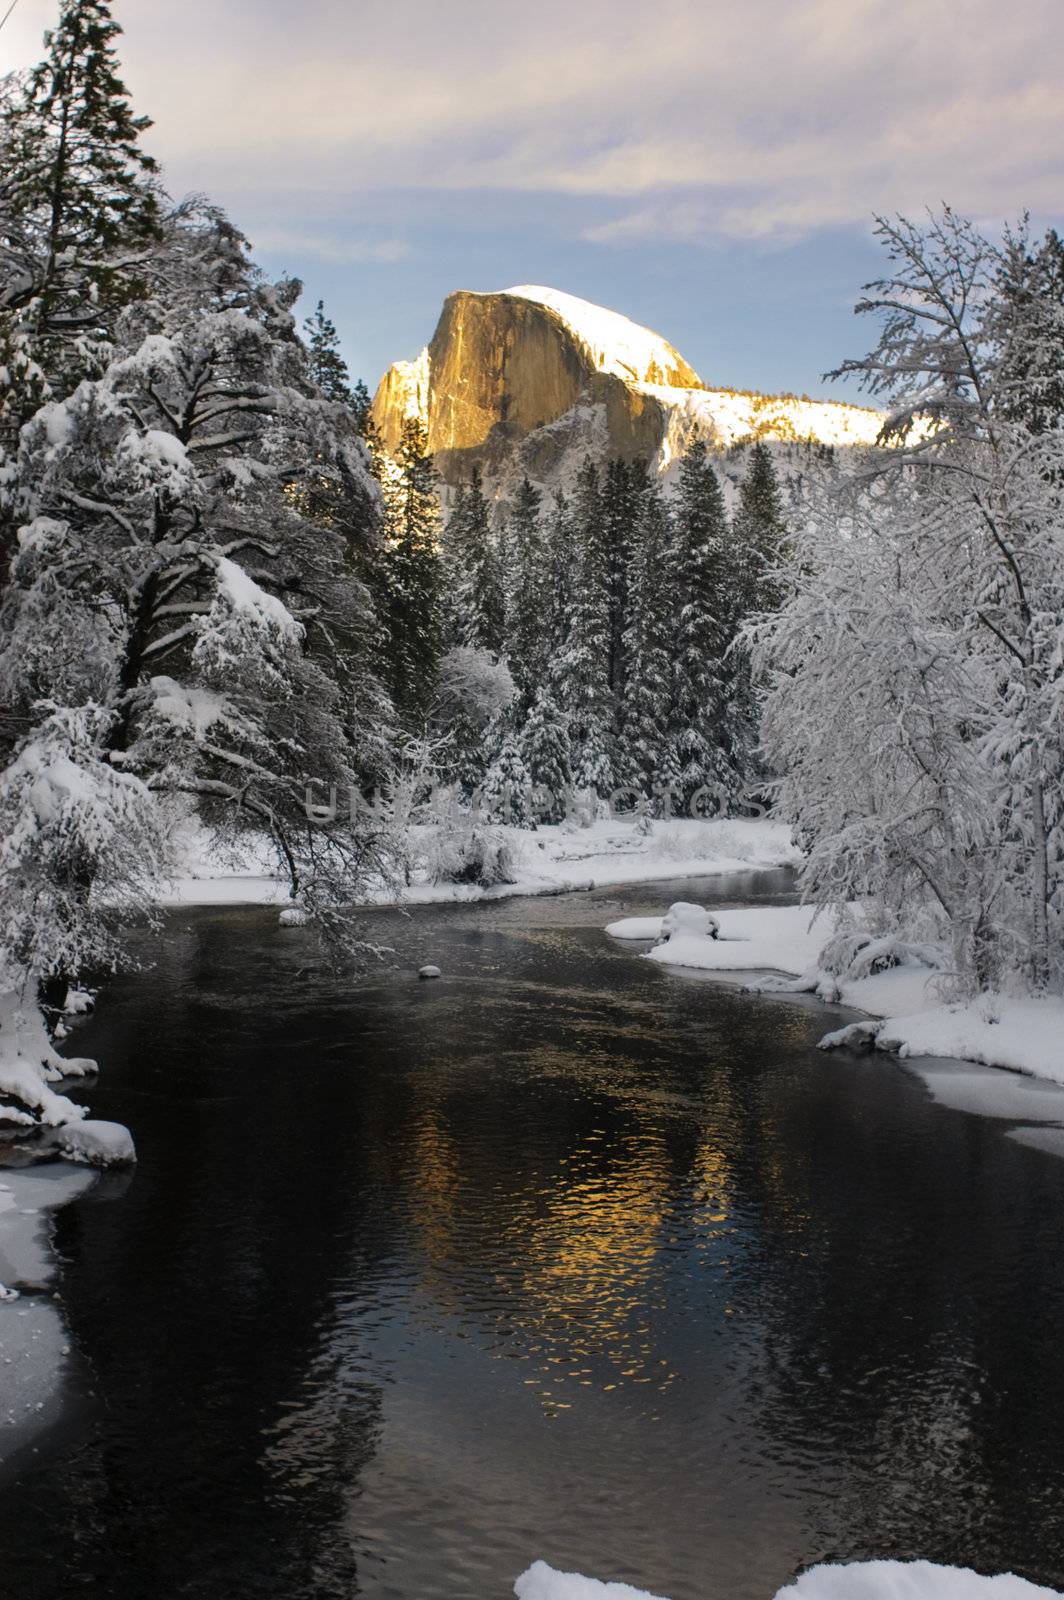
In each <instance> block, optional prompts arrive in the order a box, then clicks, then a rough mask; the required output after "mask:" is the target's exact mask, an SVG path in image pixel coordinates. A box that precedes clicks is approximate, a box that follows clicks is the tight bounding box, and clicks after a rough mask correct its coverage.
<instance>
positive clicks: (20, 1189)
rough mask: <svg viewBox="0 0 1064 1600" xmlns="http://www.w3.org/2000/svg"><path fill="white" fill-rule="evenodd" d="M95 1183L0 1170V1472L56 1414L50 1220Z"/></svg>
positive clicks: (58, 1366)
mask: <svg viewBox="0 0 1064 1600" xmlns="http://www.w3.org/2000/svg"><path fill="white" fill-rule="evenodd" d="M96 1181H97V1180H96V1176H95V1174H93V1173H90V1172H86V1171H85V1170H84V1169H81V1170H78V1169H77V1168H75V1167H70V1166H67V1165H66V1164H65V1163H56V1164H54V1165H50V1166H47V1167H35V1168H33V1169H32V1170H11V1169H10V1168H0V1372H2V1373H3V1382H2V1385H0V1473H2V1472H4V1471H5V1470H6V1469H7V1468H8V1467H10V1465H11V1463H12V1462H13V1460H14V1458H15V1457H16V1456H18V1457H22V1456H24V1455H25V1454H26V1453H27V1452H30V1451H32V1450H33V1448H34V1441H35V1440H36V1439H37V1438H39V1436H40V1435H41V1434H42V1433H43V1432H45V1430H46V1429H48V1428H49V1427H51V1426H52V1424H53V1423H55V1422H56V1421H57V1419H58V1417H59V1414H60V1409H61V1405H62V1397H61V1388H62V1378H63V1370H64V1366H65V1363H66V1358H67V1356H68V1354H69V1346H68V1343H67V1337H68V1336H67V1330H66V1326H65V1324H64V1322H63V1316H62V1312H61V1311H60V1309H59V1306H58V1305H57V1303H56V1301H55V1300H54V1299H53V1298H52V1295H51V1293H50V1285H51V1283H52V1281H53V1279H54V1277H55V1273H56V1261H55V1256H54V1253H53V1251H52V1246H51V1231H52V1214H53V1212H54V1211H56V1210H57V1209H58V1208H59V1207H60V1206H64V1205H66V1204H67V1202H68V1201H70V1200H73V1199H75V1198H76V1197H77V1196H78V1195H79V1194H82V1193H84V1191H85V1190H86V1189H87V1188H89V1187H90V1186H91V1185H92V1184H93V1183H95V1182H96Z"/></svg>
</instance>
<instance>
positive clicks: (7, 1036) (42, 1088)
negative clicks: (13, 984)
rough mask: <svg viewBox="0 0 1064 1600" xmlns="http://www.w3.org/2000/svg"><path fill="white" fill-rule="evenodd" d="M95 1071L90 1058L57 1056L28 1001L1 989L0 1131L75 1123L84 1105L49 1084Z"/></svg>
mask: <svg viewBox="0 0 1064 1600" xmlns="http://www.w3.org/2000/svg"><path fill="white" fill-rule="evenodd" d="M95 1071H96V1063H95V1061H87V1060H84V1059H81V1058H74V1059H71V1060H66V1059H64V1057H62V1056H60V1055H57V1053H56V1051H55V1050H54V1049H53V1048H52V1043H51V1040H50V1039H49V1037H48V1030H47V1029H46V1028H45V1025H44V1018H43V1017H42V1016H41V1012H40V1007H39V1006H37V1005H36V1004H35V1003H34V1002H33V1001H30V1000H27V999H26V997H25V996H24V995H22V994H20V993H18V991H16V990H8V991H6V992H0V1129H2V1128H4V1127H5V1126H6V1127H8V1128H32V1127H46V1128H48V1127H57V1126H58V1125H59V1124H61V1123H66V1122H78V1121H80V1120H81V1118H82V1117H84V1115H85V1111H84V1108H83V1107H82V1106H78V1105H75V1104H74V1102H73V1100H68V1099H67V1097H66V1095H62V1094H56V1093H55V1092H54V1090H52V1089H51V1088H49V1084H51V1083H57V1082H59V1080H60V1079H62V1078H76V1077H84V1076H86V1075H87V1074H88V1073H91V1072H95Z"/></svg>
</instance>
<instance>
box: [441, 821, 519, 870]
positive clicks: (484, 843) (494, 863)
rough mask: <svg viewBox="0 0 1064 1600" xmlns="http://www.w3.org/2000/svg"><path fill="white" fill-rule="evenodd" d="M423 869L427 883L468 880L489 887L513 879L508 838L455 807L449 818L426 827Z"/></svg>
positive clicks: (513, 860) (511, 846) (497, 829)
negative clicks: (428, 827)
mask: <svg viewBox="0 0 1064 1600" xmlns="http://www.w3.org/2000/svg"><path fill="white" fill-rule="evenodd" d="M425 870H426V874H427V876H428V880H429V882H430V883H472V884H477V885H479V886H480V888H482V889H491V888H494V886H495V885H496V884H499V883H515V882H516V881H517V866H516V857H515V854H514V848H513V845H512V843H511V841H510V839H509V838H508V837H507V835H506V834H505V833H503V832H502V830H501V829H499V828H495V827H492V826H491V825H490V824H489V823H486V822H484V821H482V820H480V819H479V818H478V817H477V815H476V814H475V813H473V812H468V811H456V812H455V813H454V814H453V816H452V818H451V820H450V821H449V822H447V823H441V824H438V825H437V826H436V827H434V828H431V829H430V830H429V833H428V839H427V842H426V847H425Z"/></svg>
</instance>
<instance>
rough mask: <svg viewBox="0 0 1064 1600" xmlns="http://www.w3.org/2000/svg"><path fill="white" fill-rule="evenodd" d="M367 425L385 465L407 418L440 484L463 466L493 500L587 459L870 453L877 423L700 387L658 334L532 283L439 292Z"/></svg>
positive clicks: (558, 478)
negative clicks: (417, 352)
mask: <svg viewBox="0 0 1064 1600" xmlns="http://www.w3.org/2000/svg"><path fill="white" fill-rule="evenodd" d="M373 415H374V420H375V422H376V424H377V427H378V429H379V430H380V433H381V436H382V439H383V442H384V447H385V449H386V450H387V451H388V453H389V454H394V452H395V450H396V448H397V446H398V443H399V439H400V436H401V433H402V425H403V421H404V420H405V418H406V417H408V416H410V415H418V416H420V417H421V419H422V420H423V422H424V423H425V425H426V427H427V429H428V444H429V450H430V451H431V453H432V455H433V456H434V458H435V461H436V466H437V468H438V470H439V472H440V475H441V477H442V478H443V480H444V482H445V483H447V484H450V485H452V486H453V485H456V484H458V483H460V482H462V481H464V480H466V479H467V478H468V475H469V471H470V468H471V467H472V466H473V465H474V464H476V465H478V466H480V467H481V469H482V471H483V472H484V474H485V477H486V478H487V480H488V482H489V484H490V485H491V486H492V487H494V488H495V489H496V490H498V491H503V492H505V490H506V489H507V487H508V486H509V485H510V484H511V483H512V482H513V481H514V480H515V479H517V478H519V477H520V476H524V475H527V476H528V477H530V478H531V479H532V480H533V482H536V483H539V484H541V485H544V486H549V487H565V486H566V485H567V484H568V483H570V482H571V480H572V477H573V476H574V474H575V472H576V471H577V470H578V468H579V465H580V463H581V462H582V461H583V459H584V457H585V456H586V455H588V454H590V455H591V456H592V457H594V458H595V459H599V460H602V459H605V458H607V457H612V456H623V457H625V458H627V459H629V460H636V459H638V460H642V461H646V462H649V463H652V464H653V466H654V467H655V468H656V469H657V470H658V471H659V472H667V471H668V470H669V468H670V467H671V466H672V465H673V464H674V462H675V461H676V459H677V458H678V457H679V456H680V455H682V453H683V451H684V450H685V449H686V448H687V446H688V445H689V443H690V442H691V440H692V439H693V438H695V437H702V438H704V439H706V441H707V442H708V443H710V444H712V445H714V446H716V447H717V448H725V447H727V446H729V445H731V444H734V443H736V442H739V441H741V440H744V439H751V438H768V439H780V440H789V441H796V440H809V441H812V442H815V443H821V444H840V443H841V444H856V443H872V442H873V441H874V439H875V436H876V434H877V432H878V430H879V424H880V418H879V416H878V414H877V413H876V412H874V411H869V410H865V409H864V408H861V407H857V406H847V405H839V404H836V403H833V402H827V401H820V402H817V401H810V400H799V399H796V398H794V397H793V396H776V397H766V396H761V395H754V394H746V393H743V392H739V391H734V390H723V389H707V388H706V386H705V385H704V384H703V382H702V380H701V379H700V378H699V376H698V374H697V373H696V372H695V371H694V369H693V368H692V367H691V366H689V365H688V363H687V362H686V361H685V360H684V359H683V357H682V356H681V355H680V354H679V352H678V351H677V350H675V349H674V348H673V347H672V345H670V344H669V343H668V342H667V340H665V339H663V338H662V337H661V336H660V335H659V334H656V333H652V332H651V331H650V330H649V329H647V328H642V327H640V326H639V325H638V324H637V323H634V322H630V321H629V320H628V319H627V318H626V317H622V316H619V315H618V314H617V313H616V312H613V311H607V310H605V309H604V308H602V307H600V306H594V305H591V304H590V303H589V302H588V301H586V300H579V299H577V298H576V297H575V296H572V295H566V294H562V293H561V292H560V291H558V290H553V289H546V288H540V287H538V286H531V285H526V286H521V287H519V288H515V289H508V290H505V291H503V292H500V293H497V294H474V293H472V292H470V291H468V290H459V291H458V292H457V293H455V294H452V295H449V296H448V298H447V300H446V301H445V302H444V306H443V312H442V314H441V316H440V320H439V323H438V325H437V328H436V332H435V333H434V335H433V337H432V342H431V343H430V344H429V346H428V348H427V349H426V350H424V351H423V352H422V354H421V356H420V357H419V358H418V360H417V361H416V362H397V363H396V365H395V366H393V367H391V368H389V370H388V372H387V373H385V375H384V378H383V379H382V380H381V384H380V387H379V388H378V390H377V394H376V397H375V399H374V402H373Z"/></svg>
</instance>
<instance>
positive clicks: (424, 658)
mask: <svg viewBox="0 0 1064 1600" xmlns="http://www.w3.org/2000/svg"><path fill="white" fill-rule="evenodd" d="M436 483H437V480H436V471H435V468H434V467H433V465H432V460H431V458H430V457H429V454H428V439H427V434H426V431H425V426H424V424H423V423H422V422H421V420H420V418H418V417H408V418H407V420H406V422H405V423H404V425H403V435H402V440H401V442H400V446H399V451H398V455H397V458H396V465H395V473H394V476H393V478H392V479H391V481H390V482H389V483H388V485H387V486H386V491H385V507H386V509H385V538H386V546H387V562H386V566H387V598H386V608H387V615H386V623H387V639H388V646H387V651H388V667H389V678H390V683H389V687H390V689H391V694H392V699H393V701H394V703H395V707H396V710H397V712H398V713H399V715H400V717H401V718H402V719H403V721H404V722H405V723H406V724H407V726H409V727H410V728H412V729H416V728H419V727H420V726H421V725H422V724H423V723H424V720H425V718H426V716H427V715H428V712H429V708H430V706H431V704H432V700H433V695H434V693H435V686H436V672H437V667H438V663H439V657H440V651H441V649H442V645H443V602H442V573H441V561H440V553H439V540H440V505H439V500H438V498H437V493H436Z"/></svg>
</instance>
